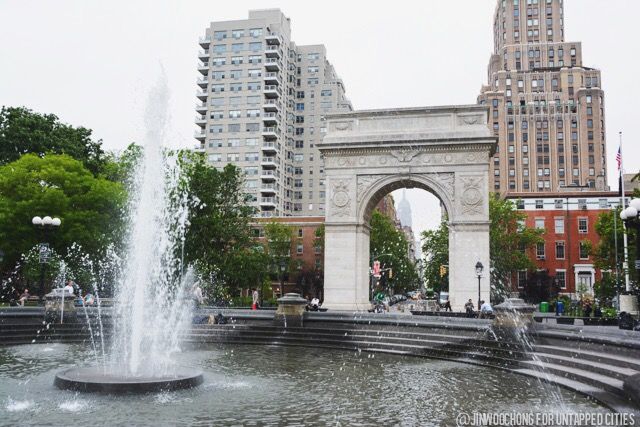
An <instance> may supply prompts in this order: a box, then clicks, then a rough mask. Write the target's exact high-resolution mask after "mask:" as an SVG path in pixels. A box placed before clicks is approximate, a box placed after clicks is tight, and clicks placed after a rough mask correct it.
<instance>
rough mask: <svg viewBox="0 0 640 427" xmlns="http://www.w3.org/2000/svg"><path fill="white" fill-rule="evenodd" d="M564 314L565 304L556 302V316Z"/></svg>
mask: <svg viewBox="0 0 640 427" xmlns="http://www.w3.org/2000/svg"><path fill="white" fill-rule="evenodd" d="M561 314H564V302H562V301H556V316H560V315H561Z"/></svg>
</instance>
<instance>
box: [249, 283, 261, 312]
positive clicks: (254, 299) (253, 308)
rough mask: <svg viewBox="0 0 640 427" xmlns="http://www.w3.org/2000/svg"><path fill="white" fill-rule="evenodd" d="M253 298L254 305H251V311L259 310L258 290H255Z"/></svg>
mask: <svg viewBox="0 0 640 427" xmlns="http://www.w3.org/2000/svg"><path fill="white" fill-rule="evenodd" d="M251 296H252V297H253V298H252V300H253V303H252V304H251V310H257V309H258V307H259V306H260V293H259V292H258V289H257V288H253V293H252V295H251Z"/></svg>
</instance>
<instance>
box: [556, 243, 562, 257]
mask: <svg viewBox="0 0 640 427" xmlns="http://www.w3.org/2000/svg"><path fill="white" fill-rule="evenodd" d="M556 259H564V242H556Z"/></svg>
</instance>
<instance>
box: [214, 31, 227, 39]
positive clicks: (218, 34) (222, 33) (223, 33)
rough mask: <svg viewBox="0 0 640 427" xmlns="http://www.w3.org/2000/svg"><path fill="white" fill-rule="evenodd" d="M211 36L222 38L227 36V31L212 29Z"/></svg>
mask: <svg viewBox="0 0 640 427" xmlns="http://www.w3.org/2000/svg"><path fill="white" fill-rule="evenodd" d="M213 38H214V39H216V40H224V39H226V38H227V32H226V31H214V32H213Z"/></svg>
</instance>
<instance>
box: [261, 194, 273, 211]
mask: <svg viewBox="0 0 640 427" xmlns="http://www.w3.org/2000/svg"><path fill="white" fill-rule="evenodd" d="M260 206H261V207H262V208H265V209H271V208H273V209H275V208H276V198H275V197H261V198H260Z"/></svg>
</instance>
